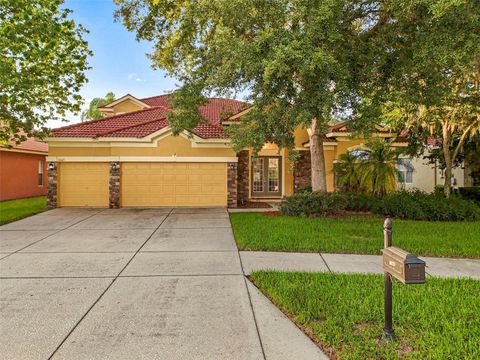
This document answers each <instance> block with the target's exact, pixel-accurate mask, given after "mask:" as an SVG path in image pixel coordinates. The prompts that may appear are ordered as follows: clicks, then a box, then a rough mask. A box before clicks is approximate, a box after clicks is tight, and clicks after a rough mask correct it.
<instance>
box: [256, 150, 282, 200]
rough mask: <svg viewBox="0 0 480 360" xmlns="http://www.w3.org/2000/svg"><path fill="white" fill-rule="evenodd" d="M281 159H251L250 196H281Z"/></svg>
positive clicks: (270, 157) (265, 157)
mask: <svg viewBox="0 0 480 360" xmlns="http://www.w3.org/2000/svg"><path fill="white" fill-rule="evenodd" d="M281 159H282V158H281V157H279V156H259V157H257V158H256V159H252V196H281V195H282V181H281V180H282V179H281V174H282V169H281V165H282V162H281Z"/></svg>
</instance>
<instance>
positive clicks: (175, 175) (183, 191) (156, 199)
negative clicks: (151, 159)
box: [120, 163, 227, 206]
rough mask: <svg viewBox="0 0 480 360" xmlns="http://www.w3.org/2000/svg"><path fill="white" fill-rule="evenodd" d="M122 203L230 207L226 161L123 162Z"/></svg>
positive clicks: (127, 204)
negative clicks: (228, 204)
mask: <svg viewBox="0 0 480 360" xmlns="http://www.w3.org/2000/svg"><path fill="white" fill-rule="evenodd" d="M120 182H121V194H122V206H226V205H227V164H226V163H122V175H121V181H120Z"/></svg>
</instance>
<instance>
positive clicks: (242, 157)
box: [237, 150, 250, 205]
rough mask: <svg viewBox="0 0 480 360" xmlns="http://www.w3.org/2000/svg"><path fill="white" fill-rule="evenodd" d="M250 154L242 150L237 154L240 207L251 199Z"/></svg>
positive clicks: (238, 199)
mask: <svg viewBox="0 0 480 360" xmlns="http://www.w3.org/2000/svg"><path fill="white" fill-rule="evenodd" d="M249 154H250V153H249V151H248V150H242V151H240V152H239V153H238V154H237V156H238V166H237V201H238V204H240V205H243V204H245V203H246V202H247V201H248V198H249V192H250V191H249V190H250V189H249V178H250V167H249V156H250V155H249Z"/></svg>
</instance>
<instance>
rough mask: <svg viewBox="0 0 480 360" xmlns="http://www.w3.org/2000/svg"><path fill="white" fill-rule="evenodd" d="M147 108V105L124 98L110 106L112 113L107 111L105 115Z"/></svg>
mask: <svg viewBox="0 0 480 360" xmlns="http://www.w3.org/2000/svg"><path fill="white" fill-rule="evenodd" d="M145 108H147V106H142V105H141V104H139V103H138V102H135V101H133V100H131V99H125V100H123V101H122V102H120V103H118V104H116V105H114V106H112V107H111V109H112V113H108V114H107V115H110V114H111V115H118V114H122V113H127V112H132V111H137V110H142V109H145Z"/></svg>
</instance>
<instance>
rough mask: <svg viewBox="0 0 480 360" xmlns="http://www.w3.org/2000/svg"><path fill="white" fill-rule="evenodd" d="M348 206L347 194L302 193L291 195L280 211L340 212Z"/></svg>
mask: <svg viewBox="0 0 480 360" xmlns="http://www.w3.org/2000/svg"><path fill="white" fill-rule="evenodd" d="M346 206H347V203H346V199H345V196H343V195H339V194H335V193H321V192H312V193H302V194H295V195H292V196H289V197H287V198H286V199H285V201H284V202H283V203H282V205H281V207H280V211H281V212H282V213H283V214H285V215H291V216H316V215H330V214H338V213H340V212H341V211H342V210H344V209H345V207H346Z"/></svg>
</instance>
